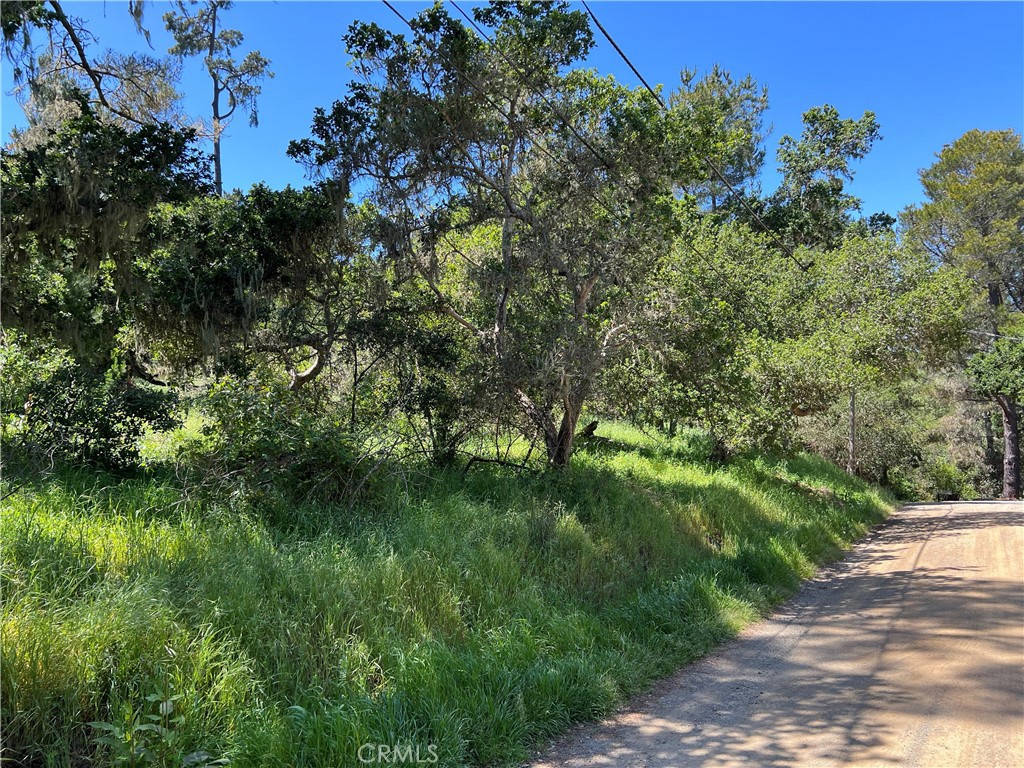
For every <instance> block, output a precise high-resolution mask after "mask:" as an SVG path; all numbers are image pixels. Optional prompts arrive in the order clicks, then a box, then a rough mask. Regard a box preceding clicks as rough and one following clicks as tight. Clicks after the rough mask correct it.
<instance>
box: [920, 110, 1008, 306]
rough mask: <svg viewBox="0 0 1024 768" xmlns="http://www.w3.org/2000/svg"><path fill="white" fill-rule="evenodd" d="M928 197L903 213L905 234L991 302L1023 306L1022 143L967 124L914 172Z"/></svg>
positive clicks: (1004, 135) (995, 304)
mask: <svg viewBox="0 0 1024 768" xmlns="http://www.w3.org/2000/svg"><path fill="white" fill-rule="evenodd" d="M921 183H922V185H923V187H924V192H925V195H926V196H927V197H928V201H927V202H925V203H923V204H922V205H920V206H916V207H912V208H908V209H907V210H906V211H904V212H903V225H904V228H905V229H906V230H907V233H908V237H909V238H910V239H911V240H912V241H913V242H915V243H917V244H919V245H920V246H921V247H923V248H924V249H926V250H927V251H928V252H929V253H931V254H932V255H933V256H935V257H936V258H939V259H941V260H942V261H943V262H945V263H947V264H954V265H958V266H962V267H964V268H965V269H966V270H967V271H968V273H969V274H971V275H972V276H973V277H974V278H975V281H976V282H977V284H978V288H979V290H981V291H982V292H984V293H985V294H987V298H988V300H989V303H990V304H991V305H992V308H993V309H996V308H997V307H998V306H999V305H1001V304H1003V302H1004V301H1005V302H1007V303H1009V304H1010V305H1012V306H1013V307H1014V308H1015V309H1016V310H1017V311H1018V312H1020V311H1024V229H1022V227H1021V223H1022V222H1024V145H1022V143H1021V137H1020V135H1019V134H1017V133H1015V132H1014V131H1011V130H1006V131H980V130H972V131H968V132H967V133H965V134H964V135H963V136H961V137H960V138H959V139H957V140H956V141H954V142H952V143H951V144H949V145H947V146H945V147H943V149H942V152H940V153H939V154H938V159H937V161H936V162H935V163H934V164H933V165H932V166H930V167H929V168H926V169H924V170H923V171H921Z"/></svg>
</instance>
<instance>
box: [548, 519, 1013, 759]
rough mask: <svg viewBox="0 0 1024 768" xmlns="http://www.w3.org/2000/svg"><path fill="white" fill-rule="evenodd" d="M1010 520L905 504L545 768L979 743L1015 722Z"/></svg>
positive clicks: (856, 755)
mask: <svg viewBox="0 0 1024 768" xmlns="http://www.w3.org/2000/svg"><path fill="white" fill-rule="evenodd" d="M1022 522H1024V509H1021V510H1015V509H1008V508H1007V507H1006V505H1005V504H1003V505H1000V504H998V503H984V502H980V503H972V504H968V505H963V506H960V505H958V506H957V507H956V511H955V513H954V512H951V511H950V507H949V506H948V505H947V506H919V507H914V508H911V509H908V510H905V511H904V512H903V513H901V514H900V515H899V516H898V517H897V518H896V519H894V520H892V521H891V522H890V523H888V524H887V525H885V526H883V527H882V528H880V529H878V530H877V531H876V532H875V533H874V534H873V535H872V537H871V539H870V540H868V541H867V542H865V544H864V545H863V546H860V547H858V548H857V550H856V551H855V552H853V553H851V555H850V556H849V557H848V558H847V559H846V560H845V561H843V562H842V563H840V564H838V565H837V566H835V567H834V568H833V569H832V570H831V572H830V573H829V574H828V575H827V578H825V577H823V578H819V579H816V580H815V581H813V582H811V583H810V584H808V585H807V586H806V587H805V588H804V589H803V590H801V592H800V594H799V595H798V596H797V597H796V598H795V599H794V600H793V601H792V602H790V603H789V604H788V605H787V606H786V607H785V608H784V609H783V610H782V611H781V612H780V613H779V614H778V615H776V616H775V617H774V618H773V619H772V620H771V621H768V622H765V623H764V624H762V625H759V626H758V627H755V628H754V629H753V630H751V631H750V632H747V633H744V635H743V636H741V637H740V638H739V639H738V640H737V641H736V642H734V643H732V644H730V645H729V646H727V647H725V648H724V649H723V650H722V651H721V652H719V653H718V654H716V655H715V656H714V657H712V658H710V659H707V660H705V661H704V662H701V663H699V664H698V665H696V666H694V667H692V668H690V669H688V670H684V671H683V672H682V673H681V674H680V675H678V676H677V677H676V678H675V679H674V680H672V681H669V682H668V683H667V684H666V685H665V686H664V687H663V690H662V691H661V692H660V693H656V694H654V695H653V696H652V697H651V699H650V700H649V701H648V702H646V703H645V704H644V705H643V707H642V709H643V713H642V714H641V713H639V712H638V713H637V714H627V715H623V716H621V717H620V718H618V720H617V721H616V722H615V723H614V725H613V726H612V727H605V728H592V729H591V730H590V731H588V732H583V733H581V734H580V735H579V736H578V737H577V738H576V739H573V740H572V742H573V744H572V745H567V746H569V749H568V753H567V754H563V755H562V756H561V759H560V760H555V761H554V762H553V763H552V764H553V765H565V766H571V765H587V766H622V767H626V766H644V767H645V768H683V767H684V766H685V767H686V768H689V767H690V766H725V765H752V766H773V767H775V766H777V767H778V768H782V767H783V766H785V767H787V768H788V767H789V766H794V765H798V764H806V763H807V762H808V756H809V755H813V757H814V758H815V760H818V761H824V762H826V763H828V764H834V765H844V764H850V763H854V762H856V763H858V764H868V765H895V764H898V763H899V761H898V759H897V758H896V757H894V755H899V754H904V753H908V754H914V753H915V751H916V750H917V747H918V746H921V747H923V746H924V743H922V744H921V745H915V744H907V743H901V740H905V739H908V738H909V739H920V740H928V739H931V738H932V735H933V734H932V731H937V730H941V729H942V728H944V727H946V726H947V725H948V724H956V725H955V726H954V727H955V728H960V729H964V733H966V734H969V736H970V738H972V739H975V740H979V739H980V740H982V741H984V740H985V739H986V738H989V736H990V735H992V734H995V733H997V732H1001V733H1007V732H1009V733H1011V734H1012V733H1014V732H1016V731H1020V730H1022V729H1024V589H1022V583H1021V579H1020V570H1021V568H1022V566H1021V565H1020V564H1012V563H1011V564H1010V568H1011V570H1014V571H1015V572H1016V574H1015V577H1014V578H1004V576H1003V574H999V573H997V572H996V571H993V568H992V567H991V566H992V565H993V564H992V563H991V562H990V560H991V558H993V557H997V556H999V557H1002V556H1005V555H1006V554H1007V553H1005V552H1001V551H1000V550H1001V548H1005V541H1004V540H1005V539H1006V538H1007V537H1008V536H1009V535H1010V534H1012V533H1013V529H1014V527H1019V526H1021V525H1022ZM983 540H984V541H983ZM986 542H987V543H988V544H992V545H993V546H994V547H995V550H996V551H995V553H991V552H989V551H988V549H987V545H986ZM1010 554H1011V556H1013V553H1010ZM947 563H955V564H947ZM993 574H994V577H993ZM922 721H923V722H924V724H925V725H924V726H923V727H917V726H915V727H913V728H910V727H907V726H906V724H907V723H909V722H915V723H917V722H922ZM992 738H995V736H993V737H992ZM1008 759H1009V760H1010V762H1008V763H1004V764H1008V765H1016V764H1019V762H1020V761H1022V760H1024V756H1021V755H1017V756H1011V757H1009V758H1008ZM1014 761H1017V762H1014ZM993 764H994V763H993Z"/></svg>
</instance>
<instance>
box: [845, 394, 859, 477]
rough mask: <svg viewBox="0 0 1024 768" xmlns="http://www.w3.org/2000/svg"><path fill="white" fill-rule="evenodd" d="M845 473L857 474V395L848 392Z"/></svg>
mask: <svg viewBox="0 0 1024 768" xmlns="http://www.w3.org/2000/svg"><path fill="white" fill-rule="evenodd" d="M846 471H847V472H849V473H850V474H851V475H854V474H856V473H857V393H856V391H855V390H853V389H851V390H850V434H849V437H848V438H847V442H846Z"/></svg>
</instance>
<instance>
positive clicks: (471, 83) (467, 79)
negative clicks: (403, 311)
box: [381, 0, 802, 317]
mask: <svg viewBox="0 0 1024 768" xmlns="http://www.w3.org/2000/svg"><path fill="white" fill-rule="evenodd" d="M381 1H382V2H383V3H384V5H385V6H387V8H388V9H389V10H390V11H391V12H392V13H394V14H395V16H397V17H398V18H399V19H401V20H402V22H403V23H404V24H405V25H406V26H407V27H409V29H410V30H411V31H412V32H414V33H415V34H417V35H418V36H419V37H420V38H421V39H424V38H425V36H424V35H423V34H422V33H421V32H420V31H418V30H417V29H416V28H415V27H414V26H413V25H412V22H410V21H409V20H408V19H406V18H405V16H403V15H402V14H401V12H399V11H398V9H397V8H395V7H394V5H392V3H391V2H389V0H381ZM453 4H454V3H453ZM456 7H457V6H456ZM459 12H460V13H462V15H463V16H466V14H465V12H463V11H462V9H459ZM467 18H468V17H467ZM471 23H472V22H471ZM473 26H474V27H476V29H477V31H478V33H480V35H481V37H483V38H484V39H485V40H488V42H490V40H489V38H487V36H486V35H484V34H483V32H482V30H480V28H479V27H477V26H476V24H475V23H474V24H473ZM431 47H432V48H433V50H434V53H435V54H437V55H438V56H439V57H440V58H441V59H443V60H444V61H446V62H447V64H448V66H450V67H451V68H452V70H453V71H454V72H455V74H456V75H458V76H459V77H460V78H461V79H462V80H463V81H464V82H465V83H466V84H467V85H468V86H469V87H470V88H472V89H473V90H475V91H476V92H477V93H479V94H480V95H481V96H482V97H483V98H484V100H485V101H487V103H488V104H490V105H491V106H492V107H493V108H494V109H495V110H496V111H497V112H498V113H499V114H500V115H501V116H502V117H504V118H505V119H506V120H507V121H508V122H509V125H513V124H514V123H515V120H514V119H513V117H512V115H511V114H510V113H509V112H506V111H505V110H504V109H503V108H502V107H501V106H500V105H498V104H497V102H495V101H494V99H492V98H491V97H490V95H489V94H488V93H487V92H486V91H484V90H483V89H482V88H481V87H480V86H479V85H477V84H476V83H475V82H474V81H473V79H472V78H471V77H469V76H468V75H466V74H465V73H464V72H463V71H462V70H461V69H460V68H459V67H458V66H456V65H455V63H454V62H452V60H451V59H450V58H448V57H447V56H445V55H444V54H443V53H442V52H441V51H440V50H438V48H437V47H436V46H431ZM499 54H500V55H501V56H502V57H503V58H505V60H506V62H508V63H509V64H510V65H511V66H514V65H512V64H511V62H510V61H509V60H508V59H507V57H505V56H504V54H502V53H501V52H500V51H499ZM517 69H518V68H517ZM520 80H521V81H522V82H523V85H524V86H526V88H527V90H528V91H530V93H532V94H534V95H536V96H539V97H540V98H542V99H545V100H546V97H544V96H543V95H542V94H540V93H539V92H537V91H536V90H534V89H533V88H531V87H530V86H529V84H528V83H527V82H525V80H523V78H522V76H520ZM547 103H548V104H549V105H550V102H547ZM662 106H664V105H662ZM556 114H558V116H559V118H560V119H561V120H562V121H563V122H564V123H565V124H566V127H567V128H569V130H570V131H571V132H572V133H573V134H574V135H575V136H577V137H578V138H580V140H581V141H582V142H583V144H584V145H586V146H587V147H588V149H590V151H591V152H592V153H593V154H594V155H595V157H597V158H598V160H599V161H601V162H602V163H603V164H604V165H605V167H606V168H608V169H609V170H612V166H611V165H609V164H608V163H607V161H606V160H604V158H603V157H602V155H601V154H600V153H598V152H597V151H596V150H594V149H593V147H591V146H590V144H589V143H588V142H586V141H585V140H583V138H582V137H581V136H580V135H579V133H577V131H576V130H575V128H574V127H573V126H572V125H571V124H570V123H569V121H568V119H567V118H566V117H565V116H564V114H560V113H558V112H556ZM533 146H535V147H536V148H537V149H539V150H540V151H542V152H543V153H544V154H545V155H546V156H547V157H548V158H549V159H550V160H551V161H552V162H553V163H555V165H559V164H561V161H560V160H559V159H558V158H557V157H555V155H554V154H552V152H551V151H550V150H548V148H547V147H546V146H544V144H543V143H541V142H534V144H533ZM460 149H462V151H463V152H464V153H466V150H465V148H461V147H460ZM583 191H584V192H585V193H586V194H587V195H588V196H589V197H590V198H591V199H592V200H594V202H596V203H597V204H598V205H599V206H601V207H602V208H604V210H605V211H606V212H607V213H608V214H609V215H611V216H615V217H617V216H618V214H616V212H615V211H613V210H612V209H611V208H610V207H609V206H608V204H607V203H606V202H605V201H603V200H602V199H601V198H599V197H598V196H597V195H596V194H594V192H593V191H591V190H589V189H583ZM507 204H508V203H507V202H506V205H507ZM682 240H683V243H684V244H685V245H686V247H687V248H689V249H690V250H691V251H692V252H693V253H694V254H695V255H697V257H698V258H700V260H701V261H703V262H704V264H705V266H706V267H707V268H708V269H709V270H710V271H711V272H713V273H714V274H715V275H716V276H717V277H719V278H721V279H722V281H723V284H724V285H727V286H729V293H730V294H731V298H732V299H733V300H734V301H738V302H740V303H742V304H744V305H746V307H747V308H748V309H749V310H750V312H751V313H752V316H754V317H758V316H759V315H760V313H759V312H758V311H757V309H756V308H754V307H753V306H752V305H751V304H750V302H749V301H748V300H747V298H746V297H745V296H744V295H743V294H740V293H736V292H735V290H734V289H733V287H732V285H731V281H730V280H729V279H728V278H726V276H725V275H723V274H722V272H720V271H719V270H718V269H717V267H716V266H715V265H714V263H713V262H712V261H711V260H710V259H709V258H708V257H707V256H706V255H704V253H702V252H701V251H700V250H699V249H698V248H697V247H696V246H694V245H693V244H692V243H691V242H690V241H689V240H688V239H687V238H682ZM449 245H450V244H449ZM455 250H456V251H457V252H458V249H455ZM798 263H799V262H798ZM801 266H802V265H801ZM679 274H680V275H681V276H682V277H683V278H684V279H686V280H687V281H688V282H690V284H691V285H692V286H693V287H694V288H697V289H698V290H700V286H699V285H697V284H696V283H695V282H694V281H693V279H692V278H691V277H689V276H688V275H686V274H685V273H682V272H680V273H679Z"/></svg>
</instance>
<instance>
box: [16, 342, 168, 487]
mask: <svg viewBox="0 0 1024 768" xmlns="http://www.w3.org/2000/svg"><path fill="white" fill-rule="evenodd" d="M3 369H4V377H3V378H4V384H3V390H2V393H0V394H2V397H3V409H4V422H5V427H6V426H7V425H8V424H9V423H11V422H13V421H15V420H16V421H17V422H18V426H19V428H20V430H21V435H22V438H23V439H24V441H25V442H26V443H27V444H28V445H29V446H31V447H32V448H34V449H35V450H40V451H43V452H45V453H47V454H48V455H51V456H56V457H60V458H63V459H65V460H67V461H71V462H79V463H84V464H94V465H97V466H101V467H105V468H107V469H122V470H123V469H128V468H130V467H134V466H136V465H137V464H138V461H139V438H140V437H141V435H142V433H143V432H145V431H146V430H147V429H155V430H166V429H170V428H171V427H173V426H175V424H176V423H177V418H176V416H175V406H176V405H177V402H178V397H177V395H176V394H175V393H173V392H163V391H160V390H157V389H153V388H151V387H148V386H138V385H135V384H134V383H133V382H132V380H131V378H130V377H128V376H127V375H126V374H125V372H124V370H123V369H122V368H120V367H119V366H117V365H115V366H113V367H111V368H110V369H108V370H106V371H96V370H92V369H90V368H88V367H86V366H84V365H81V364H79V363H76V362H74V361H73V360H71V359H70V357H68V356H67V355H66V354H64V353H62V352H53V351H50V352H40V351H38V350H31V349H29V348H27V347H25V346H24V345H21V344H19V343H18V341H17V340H13V339H12V341H11V343H9V344H5V345H4V348H3Z"/></svg>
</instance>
